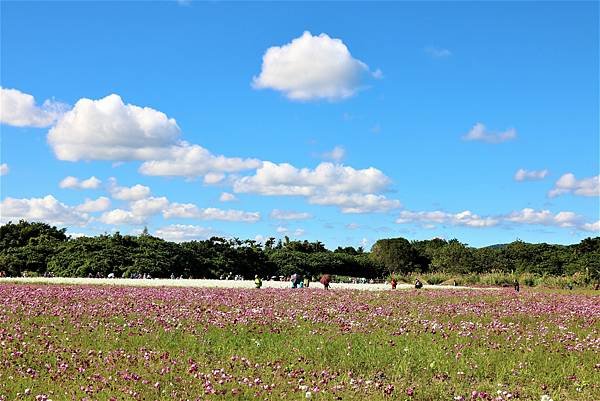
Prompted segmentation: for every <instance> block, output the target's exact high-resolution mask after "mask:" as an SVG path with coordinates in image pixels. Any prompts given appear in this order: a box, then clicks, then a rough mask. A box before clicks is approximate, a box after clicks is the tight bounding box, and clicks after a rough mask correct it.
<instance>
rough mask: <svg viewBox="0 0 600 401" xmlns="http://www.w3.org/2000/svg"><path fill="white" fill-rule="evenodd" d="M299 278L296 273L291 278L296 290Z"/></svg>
mask: <svg viewBox="0 0 600 401" xmlns="http://www.w3.org/2000/svg"><path fill="white" fill-rule="evenodd" d="M297 278H298V275H297V274H296V273H294V274H292V277H290V281H291V282H292V288H296V287H297V286H298V281H297Z"/></svg>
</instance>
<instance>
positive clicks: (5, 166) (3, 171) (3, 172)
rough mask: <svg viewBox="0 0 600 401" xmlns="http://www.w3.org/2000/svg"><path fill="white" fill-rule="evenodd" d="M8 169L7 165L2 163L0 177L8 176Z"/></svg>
mask: <svg viewBox="0 0 600 401" xmlns="http://www.w3.org/2000/svg"><path fill="white" fill-rule="evenodd" d="M9 171H10V169H9V168H8V164H6V163H2V164H0V176H2V175H6V174H8V172H9Z"/></svg>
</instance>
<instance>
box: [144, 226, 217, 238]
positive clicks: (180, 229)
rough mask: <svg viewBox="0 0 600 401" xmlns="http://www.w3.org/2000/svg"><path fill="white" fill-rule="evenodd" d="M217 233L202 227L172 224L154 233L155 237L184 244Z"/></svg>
mask: <svg viewBox="0 0 600 401" xmlns="http://www.w3.org/2000/svg"><path fill="white" fill-rule="evenodd" d="M215 234H216V233H215V231H214V230H213V229H212V228H210V227H201V226H194V225H185V224H172V225H170V226H166V227H161V228H159V229H157V230H156V231H155V232H154V235H156V236H157V237H160V238H162V239H164V240H166V241H174V242H184V241H193V240H203V239H208V238H210V237H212V236H214V235H215Z"/></svg>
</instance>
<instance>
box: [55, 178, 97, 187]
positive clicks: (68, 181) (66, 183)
mask: <svg viewBox="0 0 600 401" xmlns="http://www.w3.org/2000/svg"><path fill="white" fill-rule="evenodd" d="M100 184H102V181H100V180H99V179H97V178H96V177H94V176H92V177H90V178H88V179H87V180H79V178H76V177H73V176H68V177H65V178H63V179H62V181H61V182H60V183H59V184H58V186H59V187H61V188H70V189H97V188H99V187H100Z"/></svg>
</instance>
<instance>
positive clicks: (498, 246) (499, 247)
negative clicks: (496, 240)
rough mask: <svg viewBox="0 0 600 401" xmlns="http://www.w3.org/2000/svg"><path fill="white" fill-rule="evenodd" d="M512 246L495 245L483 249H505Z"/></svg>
mask: <svg viewBox="0 0 600 401" xmlns="http://www.w3.org/2000/svg"><path fill="white" fill-rule="evenodd" d="M508 245H510V244H494V245H488V246H484V247H483V248H482V249H487V248H491V249H502V248H504V247H507V246H508Z"/></svg>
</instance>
